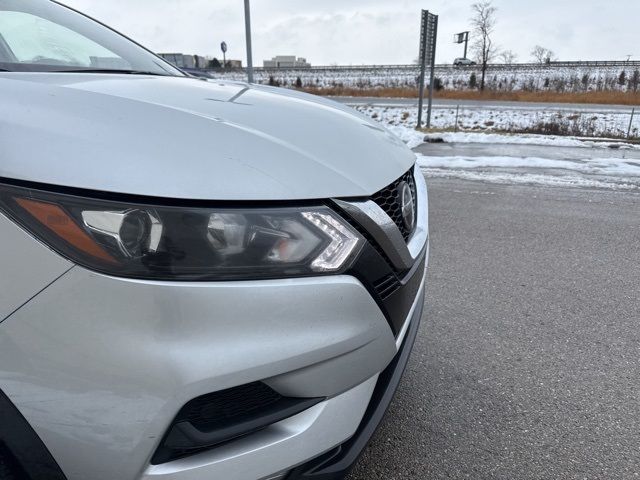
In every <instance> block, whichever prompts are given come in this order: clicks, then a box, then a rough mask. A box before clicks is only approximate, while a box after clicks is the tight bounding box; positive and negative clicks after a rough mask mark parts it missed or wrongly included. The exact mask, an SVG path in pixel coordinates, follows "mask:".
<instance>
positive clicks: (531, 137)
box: [407, 132, 640, 150]
mask: <svg viewBox="0 0 640 480" xmlns="http://www.w3.org/2000/svg"><path fill="white" fill-rule="evenodd" d="M422 136H423V137H424V138H425V139H428V140H430V141H442V142H445V143H491V144H494V145H496V144H499V145H503V144H508V145H543V146H547V145H548V146H552V147H576V148H603V149H607V148H611V146H612V145H615V147H616V148H619V149H622V150H634V149H640V145H634V144H630V143H620V142H619V141H618V140H615V139H606V138H605V139H594V138H586V137H559V136H557V135H535V134H519V135H517V134H514V135H504V134H497V133H477V132H442V133H427V134H426V135H422ZM407 143H408V142H407ZM411 148H414V147H411Z"/></svg>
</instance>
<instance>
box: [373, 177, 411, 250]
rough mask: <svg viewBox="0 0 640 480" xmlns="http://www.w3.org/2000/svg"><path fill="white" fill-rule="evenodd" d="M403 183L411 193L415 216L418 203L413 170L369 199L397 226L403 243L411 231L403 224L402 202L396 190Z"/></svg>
mask: <svg viewBox="0 0 640 480" xmlns="http://www.w3.org/2000/svg"><path fill="white" fill-rule="evenodd" d="M403 182H406V183H407V184H408V185H409V188H411V193H412V194H413V198H414V202H413V208H414V215H416V211H415V209H417V205H418V202H417V194H416V182H415V180H414V178H413V170H409V171H408V172H407V173H405V174H404V175H403V176H402V177H400V178H399V179H398V180H396V181H395V182H393V183H392V184H391V185H389V186H388V187H386V188H384V189H382V190H380V191H379V192H378V193H375V194H374V195H373V196H372V197H371V200H373V201H374V202H376V203H377V204H378V206H379V207H380V208H382V210H384V211H385V212H386V214H387V215H389V217H391V219H392V220H393V222H394V223H395V224H396V225H397V226H398V229H400V233H402V236H403V237H404V239H405V241H409V238H410V237H411V234H412V233H413V230H409V229H408V228H407V227H406V225H405V224H404V218H403V217H402V203H401V202H402V200H401V198H400V191H399V189H398V187H399V186H400V184H401V183H403ZM416 217H417V215H416Z"/></svg>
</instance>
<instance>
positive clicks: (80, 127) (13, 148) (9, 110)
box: [0, 73, 415, 200]
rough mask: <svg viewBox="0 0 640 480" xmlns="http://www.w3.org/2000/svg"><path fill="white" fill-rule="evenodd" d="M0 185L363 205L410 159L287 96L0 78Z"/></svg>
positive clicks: (167, 84)
mask: <svg viewBox="0 0 640 480" xmlns="http://www.w3.org/2000/svg"><path fill="white" fill-rule="evenodd" d="M0 85H1V88H0V105H2V109H1V110H0V145H2V147H1V149H0V177H4V178H11V179H18V180H26V181H31V182H41V183H46V184H53V185H59V186H66V187H76V188H84V189H92V190H100V191H107V192H118V193H127V194H137V195H145V196H153V197H166V198H182V199H207V200H293V199H321V198H329V197H358V196H369V195H371V194H373V193H375V192H376V191H378V190H380V189H382V188H383V187H385V186H386V185H388V184H389V183H391V182H392V181H394V180H395V179H397V178H398V177H400V176H401V175H402V174H403V173H405V172H406V171H407V170H408V169H409V168H410V167H411V165H412V164H413V163H414V162H415V156H414V155H413V154H412V152H411V151H410V150H409V149H408V148H407V147H406V146H405V145H404V144H403V143H402V142H401V141H400V140H399V139H398V138H396V137H395V136H394V135H392V134H391V133H389V132H388V131H387V130H386V129H384V128H382V127H381V126H380V125H378V124H377V123H374V122H372V121H371V120H368V119H366V118H365V117H363V116H361V115H359V114H357V113H356V112H354V111H352V110H350V109H348V108H346V107H343V106H341V105H339V104H337V103H334V102H330V101H328V100H325V99H321V98H319V97H314V96H312V95H306V94H301V93H297V92H293V91H289V90H283V89H276V88H271V87H262V86H254V85H251V86H249V85H247V84H242V83H232V82H220V81H203V80H197V79H193V78H182V77H153V76H131V75H103V74H71V73H64V74H63V73H54V74H50V73H6V74H0Z"/></svg>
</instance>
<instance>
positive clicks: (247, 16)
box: [244, 0, 253, 83]
mask: <svg viewBox="0 0 640 480" xmlns="http://www.w3.org/2000/svg"><path fill="white" fill-rule="evenodd" d="M244 26H245V31H246V34H247V79H248V81H249V83H253V56H252V53H251V6H250V5H249V0H244Z"/></svg>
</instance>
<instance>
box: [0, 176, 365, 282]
mask: <svg viewBox="0 0 640 480" xmlns="http://www.w3.org/2000/svg"><path fill="white" fill-rule="evenodd" d="M0 207H1V208H2V209H3V210H4V211H5V212H6V213H7V214H8V215H9V216H10V217H12V218H13V219H14V220H16V221H17V222H18V223H19V224H21V225H22V226H24V227H25V228H26V229H27V230H29V231H30V232H31V233H32V234H33V235H34V236H36V237H37V238H39V239H40V240H41V241H42V242H44V243H46V244H47V245H49V246H50V247H51V248H53V249H54V250H56V251H57V252H59V253H60V254H62V255H64V256H65V257H67V258H69V259H70V260H71V261H73V262H74V263H78V264H80V265H83V266H85V267H87V268H90V269H92V270H96V271H99V272H103V273H106V274H110V275H116V276H124V277H132V278H146V279H159V280H176V279H179V280H226V279H252V278H282V277H293V276H306V275H317V274H323V273H340V272H342V271H344V270H345V269H346V268H348V266H349V265H350V263H351V261H352V260H353V259H354V258H355V256H356V255H357V253H358V252H359V250H360V248H361V246H362V243H363V239H362V237H361V236H360V235H359V234H358V233H357V231H355V230H354V229H353V228H352V227H351V226H350V225H349V224H348V223H346V222H345V221H344V220H343V219H342V218H341V217H340V216H339V215H338V214H336V213H335V212H334V211H333V210H331V209H330V208H328V207H325V206H317V207H301V208H273V209H267V208H247V209H243V208H242V209H241V208H199V207H176V206H160V205H148V204H129V203H120V202H114V201H111V200H100V199H93V198H85V197H77V196H71V195H62V194H53V193H47V192H41V191H34V190H27V189H23V188H18V187H11V186H8V187H7V186H0Z"/></svg>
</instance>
